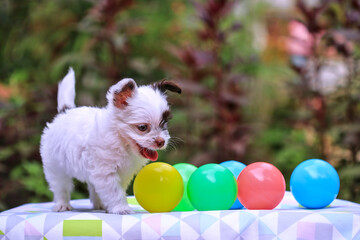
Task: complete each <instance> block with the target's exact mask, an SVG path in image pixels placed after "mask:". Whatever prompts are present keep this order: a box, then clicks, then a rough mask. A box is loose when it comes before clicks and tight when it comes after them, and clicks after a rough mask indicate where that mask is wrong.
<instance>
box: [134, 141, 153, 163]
mask: <svg viewBox="0 0 360 240" xmlns="http://www.w3.org/2000/svg"><path fill="white" fill-rule="evenodd" d="M136 145H137V146H138V148H139V152H140V154H141V156H143V157H144V158H147V159H149V160H151V161H156V160H157V159H158V153H157V152H156V151H154V150H151V149H149V148H145V147H142V146H140V145H139V144H138V143H136Z"/></svg>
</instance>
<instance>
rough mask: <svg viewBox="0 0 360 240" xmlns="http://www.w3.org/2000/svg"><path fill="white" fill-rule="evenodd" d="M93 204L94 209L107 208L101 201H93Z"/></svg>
mask: <svg viewBox="0 0 360 240" xmlns="http://www.w3.org/2000/svg"><path fill="white" fill-rule="evenodd" d="M93 206H94V210H105V207H104V206H103V205H102V204H101V203H100V202H97V203H93Z"/></svg>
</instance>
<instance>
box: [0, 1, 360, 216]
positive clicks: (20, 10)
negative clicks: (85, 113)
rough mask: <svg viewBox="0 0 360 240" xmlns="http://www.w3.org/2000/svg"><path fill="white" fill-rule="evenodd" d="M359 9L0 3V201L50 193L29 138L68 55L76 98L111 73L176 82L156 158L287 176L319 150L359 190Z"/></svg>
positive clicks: (358, 196)
mask: <svg viewBox="0 0 360 240" xmlns="http://www.w3.org/2000/svg"><path fill="white" fill-rule="evenodd" d="M359 19H360V5H359V4H358V2H357V1H355V0H349V1H340V0H319V1H305V0H297V1H276V2H275V3H274V2H272V1H270V0H268V1H265V0H263V1H245V0H243V1H233V0H194V1H190V2H189V1H185V0H174V1H150V2H149V1H145V0H138V1H135V0H101V1H93V0H79V1H70V0H54V1H42V0H38V1H20V0H12V1H10V0H2V1H0V36H1V38H0V46H1V47H0V66H1V67H0V211H1V210H4V209H7V208H10V207H14V206H16V205H19V204H22V203H25V202H39V201H50V200H51V197H52V196H51V193H50V191H49V190H48V188H47V184H46V182H45V179H44V175H43V173H42V166H41V159H40V155H39V150H38V149H39V141H40V136H41V133H42V129H43V128H44V126H45V125H46V122H49V121H51V120H52V118H53V117H54V116H55V115H56V97H55V96H56V92H57V82H58V81H59V80H60V79H61V78H62V77H63V76H64V75H65V74H66V72H67V70H68V68H69V66H73V67H74V69H75V72H76V77H77V86H76V88H77V98H76V103H77V104H78V105H92V106H104V105H105V104H106V102H105V97H104V96H105V94H106V91H107V89H108V87H109V86H110V85H111V84H113V83H115V82H116V81H118V80H119V79H121V78H123V77H132V78H134V79H136V80H137V82H138V83H139V84H148V83H151V82H154V81H157V80H160V79H163V78H167V79H172V80H176V81H177V82H178V83H179V84H180V85H181V86H182V88H183V90H184V91H183V92H184V94H183V95H182V96H180V97H178V96H170V98H169V99H170V102H172V103H173V106H172V108H173V115H174V118H173V120H172V122H171V123H170V132H171V134H172V136H174V137H176V138H175V139H174V142H176V148H175V149H174V148H169V150H168V151H166V152H162V153H161V154H160V161H166V162H169V163H172V164H174V163H178V162H190V163H193V164H195V165H198V166H199V165H202V164H205V163H208V162H217V163H219V162H222V161H226V160H230V159H234V160H238V161H242V162H244V163H246V164H249V163H251V162H256V161H266V162H271V163H273V164H275V165H276V166H277V167H278V168H279V169H280V170H281V171H282V173H283V174H284V175H285V178H286V179H287V182H288V180H289V178H290V175H291V172H292V171H293V169H294V168H295V167H296V166H297V165H298V164H299V163H300V162H302V161H304V160H306V159H309V158H323V159H325V160H327V161H329V162H330V163H331V164H332V165H333V166H335V167H336V168H337V170H338V172H339V175H340V178H341V184H342V185H341V189H340V196H339V197H341V198H343V199H349V200H352V201H357V202H360V186H359V181H360V165H359V144H360V125H359V117H358V116H360V114H359V111H360V106H359V99H360V84H359V49H360V48H359V41H360V34H359V33H358V30H359V27H360V20H359ZM129 193H131V190H130V191H129ZM85 197H87V193H86V187H85V186H84V185H83V184H81V183H78V182H76V191H75V192H74V194H73V198H85Z"/></svg>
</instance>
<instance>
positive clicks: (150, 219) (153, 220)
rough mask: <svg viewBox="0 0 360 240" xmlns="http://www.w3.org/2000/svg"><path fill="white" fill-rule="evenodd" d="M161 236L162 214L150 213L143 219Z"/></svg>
mask: <svg viewBox="0 0 360 240" xmlns="http://www.w3.org/2000/svg"><path fill="white" fill-rule="evenodd" d="M142 222H143V223H145V224H147V225H148V227H150V228H151V229H152V230H153V231H154V232H156V233H157V234H158V235H159V236H160V235H161V214H149V215H147V216H146V217H144V218H143V219H142Z"/></svg>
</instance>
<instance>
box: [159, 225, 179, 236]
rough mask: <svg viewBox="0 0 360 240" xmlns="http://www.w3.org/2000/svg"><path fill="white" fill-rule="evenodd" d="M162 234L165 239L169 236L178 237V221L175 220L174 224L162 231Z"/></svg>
mask: <svg viewBox="0 0 360 240" xmlns="http://www.w3.org/2000/svg"><path fill="white" fill-rule="evenodd" d="M163 236H164V238H165V239H168V238H171V237H175V238H176V237H177V238H178V237H179V236H180V222H176V223H175V224H174V225H172V226H171V227H170V228H169V229H168V230H167V231H166V232H164V233H163Z"/></svg>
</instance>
